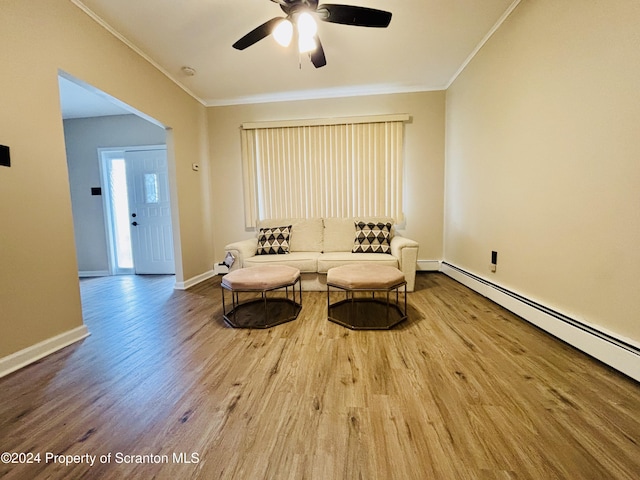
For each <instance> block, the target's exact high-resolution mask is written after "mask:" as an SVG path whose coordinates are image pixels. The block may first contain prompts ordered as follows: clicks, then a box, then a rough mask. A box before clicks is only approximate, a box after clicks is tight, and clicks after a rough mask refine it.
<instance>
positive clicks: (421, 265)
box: [418, 260, 440, 272]
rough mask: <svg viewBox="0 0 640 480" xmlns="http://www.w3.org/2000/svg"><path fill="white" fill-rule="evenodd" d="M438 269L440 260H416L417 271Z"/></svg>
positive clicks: (434, 270)
mask: <svg viewBox="0 0 640 480" xmlns="http://www.w3.org/2000/svg"><path fill="white" fill-rule="evenodd" d="M439 270H440V260H418V271H419V272H437V271H439Z"/></svg>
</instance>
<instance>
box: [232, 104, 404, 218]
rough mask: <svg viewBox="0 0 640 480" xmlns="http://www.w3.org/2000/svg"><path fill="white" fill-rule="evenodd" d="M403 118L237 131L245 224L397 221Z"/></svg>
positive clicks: (275, 125) (262, 126) (250, 127)
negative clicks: (308, 219) (340, 219)
mask: <svg viewBox="0 0 640 480" xmlns="http://www.w3.org/2000/svg"><path fill="white" fill-rule="evenodd" d="M408 118H409V117H408V115H389V116H382V117H366V118H358V119H353V118H349V119H335V120H311V121H307V122H296V123H266V124H265V123H262V124H244V125H243V126H242V156H243V170H244V195H245V223H246V225H247V226H255V225H256V222H257V220H259V219H263V218H284V217H290V218H297V217H355V216H390V217H393V218H395V219H396V221H398V222H401V221H403V220H404V218H403V212H402V185H403V174H402V173H403V162H402V157H403V149H402V146H403V130H404V124H403V122H404V121H406V120H408Z"/></svg>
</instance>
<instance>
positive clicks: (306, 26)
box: [296, 12, 318, 38]
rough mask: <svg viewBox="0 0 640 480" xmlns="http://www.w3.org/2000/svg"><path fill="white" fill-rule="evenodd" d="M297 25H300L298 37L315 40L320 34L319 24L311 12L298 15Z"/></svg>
mask: <svg viewBox="0 0 640 480" xmlns="http://www.w3.org/2000/svg"><path fill="white" fill-rule="evenodd" d="M296 23H297V24H298V35H300V36H301V37H307V38H313V37H315V36H316V33H318V24H317V23H316V21H315V19H314V18H313V15H311V14H310V13H309V12H302V13H301V14H300V15H298V20H297V22H296Z"/></svg>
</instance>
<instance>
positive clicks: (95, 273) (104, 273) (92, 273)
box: [78, 270, 111, 278]
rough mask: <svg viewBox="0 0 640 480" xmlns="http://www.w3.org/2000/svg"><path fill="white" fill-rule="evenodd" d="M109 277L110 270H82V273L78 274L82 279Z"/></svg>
mask: <svg viewBox="0 0 640 480" xmlns="http://www.w3.org/2000/svg"><path fill="white" fill-rule="evenodd" d="M109 275H111V273H109V270H82V271H80V272H78V276H79V277H80V278H85V277H108V276H109Z"/></svg>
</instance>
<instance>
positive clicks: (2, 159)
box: [0, 145, 11, 167]
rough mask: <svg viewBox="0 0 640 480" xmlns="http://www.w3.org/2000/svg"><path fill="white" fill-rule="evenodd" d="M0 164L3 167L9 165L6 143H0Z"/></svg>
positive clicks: (9, 157)
mask: <svg viewBox="0 0 640 480" xmlns="http://www.w3.org/2000/svg"><path fill="white" fill-rule="evenodd" d="M0 165H2V166H3V167H10V166H11V155H10V153H9V147H7V146H6V145H0Z"/></svg>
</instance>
